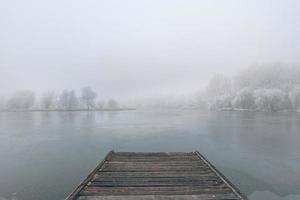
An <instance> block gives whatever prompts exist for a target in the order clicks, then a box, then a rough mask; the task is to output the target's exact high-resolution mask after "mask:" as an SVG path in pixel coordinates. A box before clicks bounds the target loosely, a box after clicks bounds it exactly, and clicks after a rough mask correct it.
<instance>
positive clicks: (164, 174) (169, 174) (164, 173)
mask: <svg viewBox="0 0 300 200" xmlns="http://www.w3.org/2000/svg"><path fill="white" fill-rule="evenodd" d="M206 175H208V176H210V175H213V176H216V177H217V175H216V174H215V173H213V172H212V171H211V170H202V171H183V172H180V173H178V171H158V172H147V171H146V172H101V173H99V174H98V177H199V176H200V177H201V176H206Z"/></svg>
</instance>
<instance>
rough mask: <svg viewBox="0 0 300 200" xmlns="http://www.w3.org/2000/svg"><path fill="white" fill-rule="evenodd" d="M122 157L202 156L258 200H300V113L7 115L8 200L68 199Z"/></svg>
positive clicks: (2, 124)
mask: <svg viewBox="0 0 300 200" xmlns="http://www.w3.org/2000/svg"><path fill="white" fill-rule="evenodd" d="M111 149H114V150H115V151H194V150H199V151H200V152H201V153H202V154H204V155H205V156H206V157H207V158H208V159H209V160H210V161H211V162H212V163H214V164H215V166H216V167H217V168H218V169H219V170H220V171H222V172H223V173H224V174H225V175H226V176H227V177H228V178H229V179H230V180H231V181H232V182H233V183H234V184H236V185H237V186H238V187H239V188H240V189H241V191H242V192H243V193H244V194H246V195H247V196H248V197H249V199H250V200H266V199H268V200H279V199H284V200H296V199H297V200H298V199H300V115H299V114H296V113H258V112H202V111H187V110H186V111H152V112H150V111H119V112H49V113H42V112H35V113H26V112H23V113H22V112H20V113H0V200H7V199H8V200H62V199H64V198H65V197H66V196H67V195H68V194H69V193H70V192H71V191H72V190H73V189H74V188H75V187H76V186H77V185H78V184H79V182H80V181H81V180H82V179H84V178H85V177H86V176H87V175H88V173H89V172H90V171H91V170H92V169H93V168H95V166H96V165H97V164H98V163H99V162H100V161H101V160H102V159H103V157H104V156H105V154H106V153H107V152H108V151H109V150H111Z"/></svg>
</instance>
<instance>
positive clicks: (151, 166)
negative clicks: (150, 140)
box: [66, 151, 247, 200]
mask: <svg viewBox="0 0 300 200" xmlns="http://www.w3.org/2000/svg"><path fill="white" fill-rule="evenodd" d="M173 199H174V200H188V199H190V200H196V199H200V200H246V199H247V197H245V196H244V195H243V194H241V192H240V191H239V190H238V189H237V188H236V187H235V186H234V185H233V184H232V183H231V182H230V181H229V180H228V179H227V178H226V177H225V176H224V175H222V173H220V172H219V171H218V170H217V169H216V168H215V167H214V166H213V165H212V164H211V163H210V162H209V161H208V160H206V159H205V158H204V157H203V156H202V155H201V154H200V153H199V152H198V151H196V152H190V153H168V152H163V153H133V152H131V153H130V152H118V153H115V152H113V151H111V152H109V153H108V154H107V156H106V157H105V159H104V160H103V161H102V162H101V163H100V164H99V165H98V166H97V167H96V168H95V169H94V170H93V171H92V172H91V173H90V174H89V175H88V177H87V178H86V179H85V180H84V181H83V182H82V183H81V184H80V185H79V186H78V187H77V188H76V189H75V190H74V191H73V192H72V193H71V194H70V196H69V197H68V198H67V199H66V200H173Z"/></svg>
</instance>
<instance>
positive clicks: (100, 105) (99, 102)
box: [97, 100, 105, 109]
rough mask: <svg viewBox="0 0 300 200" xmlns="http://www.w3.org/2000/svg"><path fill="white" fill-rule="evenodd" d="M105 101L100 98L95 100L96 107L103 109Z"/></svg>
mask: <svg viewBox="0 0 300 200" xmlns="http://www.w3.org/2000/svg"><path fill="white" fill-rule="evenodd" d="M104 104H105V102H104V101H103V100H100V101H98V102H97V108H98V109H103V108H104Z"/></svg>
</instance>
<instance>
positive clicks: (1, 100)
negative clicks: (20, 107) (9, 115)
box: [0, 96, 5, 110]
mask: <svg viewBox="0 0 300 200" xmlns="http://www.w3.org/2000/svg"><path fill="white" fill-rule="evenodd" d="M4 109H5V97H3V96H1V97H0V110H4Z"/></svg>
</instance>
